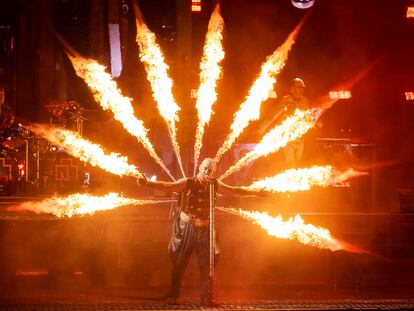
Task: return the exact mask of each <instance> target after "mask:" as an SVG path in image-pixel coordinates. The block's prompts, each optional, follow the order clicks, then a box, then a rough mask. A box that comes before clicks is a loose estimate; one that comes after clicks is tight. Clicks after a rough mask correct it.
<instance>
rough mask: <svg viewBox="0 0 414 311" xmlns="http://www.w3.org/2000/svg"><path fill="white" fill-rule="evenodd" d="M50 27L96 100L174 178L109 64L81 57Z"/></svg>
mask: <svg viewBox="0 0 414 311" xmlns="http://www.w3.org/2000/svg"><path fill="white" fill-rule="evenodd" d="M49 28H50V29H51V31H52V32H53V33H54V34H55V36H56V37H57V38H58V40H59V41H60V43H61V44H62V45H63V47H64V49H65V51H66V54H67V55H68V58H69V60H70V61H71V62H72V65H73V68H74V69H75V72H76V74H77V75H78V76H79V77H80V78H82V79H83V80H84V81H85V83H86V84H87V85H88V87H89V88H90V89H91V91H92V94H93V97H94V98H95V100H96V101H97V102H98V103H99V104H100V106H101V107H102V108H103V109H104V110H110V111H112V113H113V114H114V118H115V119H116V120H118V121H119V122H121V124H122V125H123V127H124V128H125V129H126V130H127V131H128V133H130V134H131V135H133V136H134V137H136V138H137V139H138V141H139V142H140V143H141V144H142V145H143V146H144V148H145V149H146V150H147V151H148V153H149V154H150V156H151V157H152V158H153V159H154V160H155V162H157V163H158V165H159V166H161V168H162V169H163V170H164V171H165V172H166V173H167V174H168V176H170V178H171V179H172V180H175V178H174V176H172V174H171V172H170V171H169V169H168V168H167V167H166V166H165V164H164V162H163V161H162V160H161V159H160V157H159V156H158V155H157V153H156V152H155V150H154V147H153V145H152V144H151V142H150V140H149V138H148V135H147V132H148V129H146V128H145V126H144V123H143V122H142V120H139V119H137V118H136V117H135V115H134V108H133V107H132V104H131V102H132V99H131V98H129V97H125V96H123V95H122V93H121V91H120V90H119V89H118V86H117V84H116V82H115V81H114V80H113V79H112V77H111V75H110V74H109V73H108V72H107V71H106V67H105V66H102V65H100V64H99V63H98V62H97V61H95V60H93V59H90V58H85V57H82V56H81V55H80V54H79V53H78V52H76V51H75V50H74V49H73V48H72V47H71V46H70V45H69V44H68V43H67V42H66V41H65V40H64V39H63V37H62V36H61V35H59V34H58V33H57V32H56V31H54V30H53V28H52V27H51V26H50V25H49Z"/></svg>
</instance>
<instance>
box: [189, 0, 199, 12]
mask: <svg viewBox="0 0 414 311" xmlns="http://www.w3.org/2000/svg"><path fill="white" fill-rule="evenodd" d="M191 11H192V12H201V0H193V1H191Z"/></svg>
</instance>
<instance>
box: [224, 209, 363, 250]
mask: <svg viewBox="0 0 414 311" xmlns="http://www.w3.org/2000/svg"><path fill="white" fill-rule="evenodd" d="M220 210H224V211H226V212H229V213H231V214H234V215H238V216H240V217H242V218H244V219H246V220H248V221H250V222H252V223H254V224H257V225H259V226H260V227H261V228H263V229H264V230H265V231H266V232H267V234H269V235H271V236H274V237H277V238H279V239H288V240H296V241H298V242H299V243H302V244H305V245H309V246H313V247H317V248H320V249H329V250H331V251H339V250H345V251H348V252H355V253H366V251H363V250H361V249H358V248H356V247H354V246H352V245H350V244H348V243H346V242H343V241H340V240H338V239H336V238H335V237H333V236H332V234H331V232H330V231H329V230H328V229H326V228H322V227H317V226H314V225H312V224H305V222H304V220H303V219H302V217H300V215H296V216H295V217H290V218H289V219H288V220H284V219H283V217H282V216H281V215H278V216H276V217H273V216H270V215H269V214H268V213H267V212H258V211H245V210H241V209H233V208H220Z"/></svg>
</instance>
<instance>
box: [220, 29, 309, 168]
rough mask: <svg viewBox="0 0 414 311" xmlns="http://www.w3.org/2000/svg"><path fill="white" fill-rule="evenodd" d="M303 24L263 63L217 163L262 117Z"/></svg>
mask: <svg viewBox="0 0 414 311" xmlns="http://www.w3.org/2000/svg"><path fill="white" fill-rule="evenodd" d="M301 26H302V23H301V24H299V25H298V26H297V27H296V28H295V30H293V31H292V33H290V35H289V37H288V38H287V40H286V41H285V42H284V43H283V44H282V45H281V46H280V47H279V48H277V49H276V50H275V51H274V52H273V54H272V55H270V56H269V57H268V58H267V60H266V62H265V63H263V65H262V69H261V72H260V75H259V77H258V78H257V79H256V81H255V82H254V83H253V85H252V87H251V88H250V90H249V95H248V96H247V97H246V99H245V101H244V102H243V103H242V104H241V105H240V109H239V111H237V112H236V114H235V116H234V120H233V123H232V125H231V132H230V134H229V136H227V138H226V140H225V141H224V143H223V145H222V146H221V147H220V149H219V151H218V152H217V154H216V157H215V159H214V160H215V161H216V163H218V162H219V161H220V159H221V157H222V156H223V154H224V153H225V152H226V151H227V150H229V149H230V147H231V146H232V145H233V143H234V142H235V140H236V139H237V138H238V137H239V136H240V134H241V133H242V132H243V130H244V129H245V128H246V127H247V126H248V125H249V123H250V121H254V120H258V119H259V118H260V106H261V104H262V102H264V101H265V100H267V99H268V98H269V96H270V94H271V92H272V90H273V86H274V84H275V83H276V75H277V74H279V72H280V71H281V70H282V69H283V67H284V66H285V63H286V60H287V58H288V54H289V51H290V49H291V48H292V45H293V44H294V43H295V40H296V37H297V35H298V33H299V30H300V28H301Z"/></svg>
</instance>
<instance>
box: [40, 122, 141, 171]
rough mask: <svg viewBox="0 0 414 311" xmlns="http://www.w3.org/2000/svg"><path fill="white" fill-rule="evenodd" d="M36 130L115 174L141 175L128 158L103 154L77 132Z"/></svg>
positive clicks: (78, 156) (69, 150)
mask: <svg viewBox="0 0 414 311" xmlns="http://www.w3.org/2000/svg"><path fill="white" fill-rule="evenodd" d="M36 132H37V133H38V134H39V135H41V136H43V137H44V138H46V139H47V140H48V141H50V142H51V143H52V144H54V145H57V146H60V147H63V148H65V150H66V151H67V152H68V153H69V154H71V155H72V156H74V157H75V158H78V159H80V160H81V161H84V162H87V163H89V164H90V165H92V166H98V167H100V168H102V169H104V170H105V171H107V172H110V173H112V174H115V175H119V176H122V175H130V176H136V177H139V176H142V174H141V173H140V172H138V170H137V168H136V167H135V166H134V165H130V164H128V158H127V157H124V156H121V155H120V154H118V153H114V152H112V153H110V154H105V151H104V150H103V149H102V147H101V146H99V145H98V144H93V143H91V142H90V141H88V140H86V139H84V138H82V137H81V136H80V135H79V134H78V133H75V132H72V131H68V130H64V129H59V128H53V129H46V128H45V127H40V126H39V127H37V129H36Z"/></svg>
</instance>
